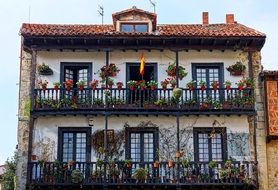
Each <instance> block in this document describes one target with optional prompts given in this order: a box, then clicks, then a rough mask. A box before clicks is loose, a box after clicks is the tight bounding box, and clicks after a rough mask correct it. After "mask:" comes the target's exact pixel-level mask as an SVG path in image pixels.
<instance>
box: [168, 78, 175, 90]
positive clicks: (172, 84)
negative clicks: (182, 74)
mask: <svg viewBox="0 0 278 190" xmlns="http://www.w3.org/2000/svg"><path fill="white" fill-rule="evenodd" d="M169 83H170V84H171V87H172V88H175V87H176V85H177V80H176V79H175V78H170V79H169Z"/></svg>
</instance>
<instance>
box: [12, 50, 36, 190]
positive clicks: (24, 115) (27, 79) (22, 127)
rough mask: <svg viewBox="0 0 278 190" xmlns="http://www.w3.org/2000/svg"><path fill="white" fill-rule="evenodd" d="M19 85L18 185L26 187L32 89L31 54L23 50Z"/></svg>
mask: <svg viewBox="0 0 278 190" xmlns="http://www.w3.org/2000/svg"><path fill="white" fill-rule="evenodd" d="M21 60H22V61H21V66H20V79H19V80H20V81H19V82H20V83H19V84H20V85H19V110H18V133H17V140H18V160H17V168H16V179H17V180H16V183H17V184H16V187H17V189H20V190H22V189H25V184H26V179H27V178H26V176H27V162H28V142H29V127H30V105H31V104H30V89H31V75H30V73H31V67H32V66H31V65H32V64H31V62H32V61H31V55H30V54H29V53H27V52H22V57H21Z"/></svg>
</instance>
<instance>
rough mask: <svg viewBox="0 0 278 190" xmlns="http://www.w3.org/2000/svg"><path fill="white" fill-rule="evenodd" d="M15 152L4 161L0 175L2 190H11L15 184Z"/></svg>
mask: <svg viewBox="0 0 278 190" xmlns="http://www.w3.org/2000/svg"><path fill="white" fill-rule="evenodd" d="M16 159H17V153H16V152H15V153H14V156H13V157H12V158H11V159H7V161H6V163H5V165H6V166H5V170H6V171H5V173H4V174H3V175H1V176H0V183H1V184H2V185H3V189H4V190H6V189H7V190H12V189H14V186H15V182H14V179H15V171H16Z"/></svg>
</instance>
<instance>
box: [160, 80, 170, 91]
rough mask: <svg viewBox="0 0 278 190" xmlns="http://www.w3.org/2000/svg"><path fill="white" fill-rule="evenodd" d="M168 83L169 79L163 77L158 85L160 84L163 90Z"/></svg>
mask: <svg viewBox="0 0 278 190" xmlns="http://www.w3.org/2000/svg"><path fill="white" fill-rule="evenodd" d="M169 83H170V81H169V80H168V79H165V80H163V81H161V82H160V85H161V87H162V89H163V90H166V88H167V86H168V84H169Z"/></svg>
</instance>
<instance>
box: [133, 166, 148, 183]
mask: <svg viewBox="0 0 278 190" xmlns="http://www.w3.org/2000/svg"><path fill="white" fill-rule="evenodd" d="M148 173H149V172H148V169H145V168H137V169H136V170H135V172H134V178H135V179H136V180H137V182H139V183H144V182H145V180H146V178H147V176H148Z"/></svg>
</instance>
